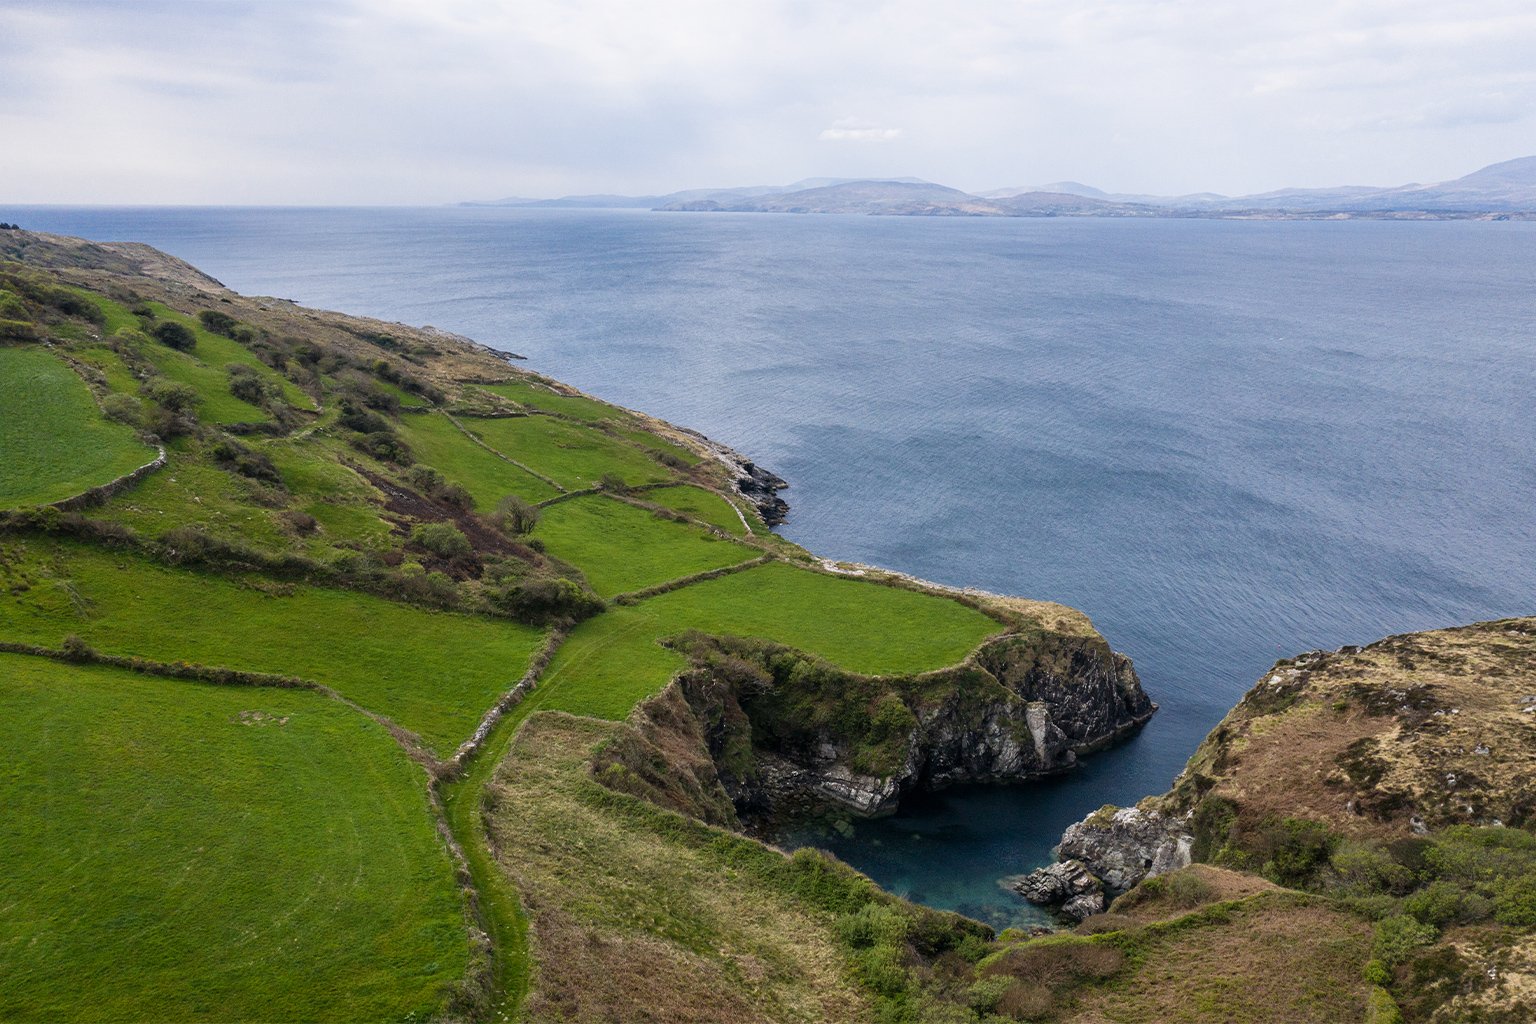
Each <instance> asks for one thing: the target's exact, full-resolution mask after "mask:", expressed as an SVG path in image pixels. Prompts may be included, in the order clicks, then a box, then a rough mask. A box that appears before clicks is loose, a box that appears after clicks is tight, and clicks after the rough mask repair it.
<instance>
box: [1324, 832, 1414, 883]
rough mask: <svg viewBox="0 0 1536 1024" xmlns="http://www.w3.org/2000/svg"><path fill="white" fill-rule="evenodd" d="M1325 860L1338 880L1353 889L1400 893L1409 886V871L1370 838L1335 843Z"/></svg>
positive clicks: (1412, 880) (1411, 880) (1410, 881)
mask: <svg viewBox="0 0 1536 1024" xmlns="http://www.w3.org/2000/svg"><path fill="white" fill-rule="evenodd" d="M1329 863H1330V864H1331V865H1332V867H1333V870H1334V871H1335V872H1336V873H1337V874H1338V876H1339V878H1340V880H1341V881H1343V882H1344V883H1345V884H1346V885H1348V886H1351V887H1352V888H1354V889H1356V890H1360V891H1364V892H1395V893H1403V892H1407V891H1408V890H1409V889H1411V888H1413V883H1414V877H1413V872H1412V871H1411V870H1409V869H1408V868H1407V867H1404V866H1403V865H1402V864H1399V863H1398V862H1397V861H1396V860H1394V859H1393V857H1392V855H1391V854H1390V853H1389V852H1388V851H1387V849H1386V848H1385V847H1383V846H1382V845H1381V844H1380V843H1378V842H1375V841H1372V840H1367V841H1357V840H1345V841H1343V842H1341V843H1339V845H1338V846H1337V847H1336V848H1335V849H1334V851H1333V855H1332V856H1331V857H1330V858H1329Z"/></svg>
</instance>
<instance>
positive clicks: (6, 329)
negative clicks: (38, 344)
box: [0, 319, 43, 341]
mask: <svg viewBox="0 0 1536 1024" xmlns="http://www.w3.org/2000/svg"><path fill="white" fill-rule="evenodd" d="M0 338H3V339H5V340H6V341H42V340H43V334H42V332H41V331H39V330H38V329H37V325H36V324H33V323H28V322H27V321H25V320H7V319H0Z"/></svg>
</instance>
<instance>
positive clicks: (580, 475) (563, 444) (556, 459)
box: [461, 416, 669, 491]
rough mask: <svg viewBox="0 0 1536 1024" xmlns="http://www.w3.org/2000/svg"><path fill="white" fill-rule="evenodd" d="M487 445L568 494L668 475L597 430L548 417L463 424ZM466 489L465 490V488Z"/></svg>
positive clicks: (655, 480)
mask: <svg viewBox="0 0 1536 1024" xmlns="http://www.w3.org/2000/svg"><path fill="white" fill-rule="evenodd" d="M461 422H462V423H463V424H464V426H465V427H467V428H469V429H470V430H472V431H474V432H475V434H476V435H478V436H479V437H481V438H483V439H484V441H485V443H486V444H488V445H490V446H491V447H492V448H495V449H496V450H497V451H499V452H501V453H503V454H504V455H506V456H508V457H509V458H513V459H516V460H517V461H519V462H521V463H523V464H524V465H525V466H528V467H529V468H531V469H535V470H537V471H539V472H540V473H542V474H544V475H545V476H547V477H549V478H550V479H551V480H554V481H556V482H558V483H559V484H560V485H561V486H563V487H566V488H569V489H570V490H573V491H574V490H580V489H582V488H584V487H591V486H593V485H594V484H596V483H597V481H598V480H599V479H600V478H601V477H602V476H603V475H605V474H608V473H612V474H615V475H616V476H619V477H621V478H623V480H624V482H625V483H626V484H629V485H631V486H633V485H636V484H649V483H660V482H661V481H663V480H666V479H668V477H669V473H668V472H667V470H666V469H665V468H663V467H662V466H661V465H660V464H659V463H658V462H656V460H655V459H652V458H650V457H649V456H648V455H646V454H645V452H643V451H641V450H640V449H638V448H635V447H633V446H632V445H629V444H626V443H624V442H623V441H621V440H619V439H618V438H615V437H612V436H610V435H608V434H606V433H604V432H603V431H601V430H599V429H597V428H596V427H584V426H578V425H577V424H574V423H567V422H565V421H563V420H558V419H555V418H554V417H552V416H512V417H507V418H504V419H480V418H476V419H467V418H466V419H463V420H461ZM466 486H468V485H467V484H466Z"/></svg>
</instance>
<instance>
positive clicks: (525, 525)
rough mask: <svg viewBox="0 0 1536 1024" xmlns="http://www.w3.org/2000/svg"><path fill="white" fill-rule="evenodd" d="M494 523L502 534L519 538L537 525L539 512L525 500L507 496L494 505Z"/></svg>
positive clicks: (512, 495) (513, 495)
mask: <svg viewBox="0 0 1536 1024" xmlns="http://www.w3.org/2000/svg"><path fill="white" fill-rule="evenodd" d="M495 523H496V527H497V529H499V530H501V531H502V532H503V533H509V534H512V535H513V536H517V537H521V536H523V535H524V534H529V533H532V532H533V528H534V527H535V526H538V525H539V510H538V509H537V508H536V507H535V506H534V505H533V504H531V503H530V502H529V501H528V500H527V499H525V498H520V497H518V496H517V495H516V494H509V495H507V496H506V497H505V498H502V499H501V500H500V501H499V502H497V503H496V518H495Z"/></svg>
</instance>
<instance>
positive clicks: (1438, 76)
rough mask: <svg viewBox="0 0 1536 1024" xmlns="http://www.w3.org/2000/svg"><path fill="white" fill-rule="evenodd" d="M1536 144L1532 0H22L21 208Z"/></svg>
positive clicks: (15, 56)
mask: <svg viewBox="0 0 1536 1024" xmlns="http://www.w3.org/2000/svg"><path fill="white" fill-rule="evenodd" d="M1532 153H1536V3H1532V2H1531V0H1478V2H1477V3H1474V4H1451V3H1446V2H1444V0H1438V2H1434V3H1423V2H1418V0H1390V2H1376V0H1368V2H1355V0H1289V2H1287V3H1283V4H1277V3H1261V2H1257V0H1254V2H1246V3H1231V2H1223V0H1108V2H1106V0H1012V2H981V0H950V2H947V3H939V2H935V0H893V2H884V3H882V2H865V3H838V2H836V0H820V2H815V3H803V2H798V0H627V2H624V0H619V2H615V0H505V2H489V0H417V2H408V0H334V2H331V0H265V2H254V3H253V2H224V0H180V2H136V0H107V2H99V0H42V2H38V0H0V201H3V202H7V203H12V204H15V203H146V204H148V203H192V204H247V203H248V204H435V203H444V202H456V201H459V200H465V199H491V198H499V197H505V196H530V197H546V196H558V195H565V194H573V193H575V194H580V193H591V192H618V193H624V194H656V193H665V192H670V191H674V190H677V189H683V188H698V187H724V186H732V185H749V184H782V183H787V182H790V181H795V180H798V179H800V178H805V177H812V176H838V177H897V176H916V177H921V178H926V179H929V180H932V181H938V182H942V183H944V184H947V185H952V186H955V187H958V188H963V189H966V190H970V191H980V190H985V189H992V188H1001V187H1007V186H1016V185H1027V184H1042V183H1047V182H1054V181H1060V180H1075V181H1081V182H1086V183H1088V184H1091V185H1095V186H1097V187H1100V188H1104V189H1106V190H1109V191H1122V192H1148V193H1158V194H1182V193H1188V192H1198V191H1215V192H1222V193H1226V194H1229V195H1236V194H1244V193H1252V192H1259V191H1264V190H1267V189H1273V188H1280V187H1284V186H1330V185H1341V184H1368V185H1396V184H1402V183H1405V182H1409V181H1421V182H1432V181H1440V180H1445V179H1448V178H1454V177H1457V176H1459V175H1462V174H1465V173H1467V172H1469V171H1472V170H1475V169H1477V168H1478V167H1481V166H1483V165H1485V164H1489V163H1493V162H1496V161H1500V160H1506V159H1510V158H1513V157H1518V156H1526V155H1530V154H1532Z"/></svg>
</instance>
